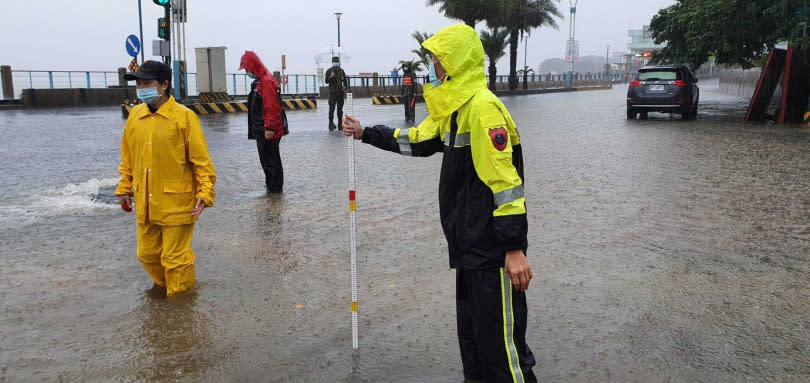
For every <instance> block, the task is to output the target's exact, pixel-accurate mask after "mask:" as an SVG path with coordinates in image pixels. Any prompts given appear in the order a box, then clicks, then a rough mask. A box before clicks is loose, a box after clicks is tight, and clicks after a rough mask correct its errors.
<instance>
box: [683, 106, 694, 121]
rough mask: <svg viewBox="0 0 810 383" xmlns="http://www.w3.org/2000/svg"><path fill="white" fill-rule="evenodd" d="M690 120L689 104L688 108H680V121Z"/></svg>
mask: <svg viewBox="0 0 810 383" xmlns="http://www.w3.org/2000/svg"><path fill="white" fill-rule="evenodd" d="M690 118H692V107H691V104H690V106H685V107H683V108H681V120H684V121H686V120H689V119H690Z"/></svg>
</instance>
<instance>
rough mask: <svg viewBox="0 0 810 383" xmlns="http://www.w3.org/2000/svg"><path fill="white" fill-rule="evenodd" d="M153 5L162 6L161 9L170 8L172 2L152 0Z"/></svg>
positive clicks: (168, 0) (169, 0)
mask: <svg viewBox="0 0 810 383" xmlns="http://www.w3.org/2000/svg"><path fill="white" fill-rule="evenodd" d="M152 2H153V3H155V4H157V5H160V6H161V7H168V6H169V3H171V0H152Z"/></svg>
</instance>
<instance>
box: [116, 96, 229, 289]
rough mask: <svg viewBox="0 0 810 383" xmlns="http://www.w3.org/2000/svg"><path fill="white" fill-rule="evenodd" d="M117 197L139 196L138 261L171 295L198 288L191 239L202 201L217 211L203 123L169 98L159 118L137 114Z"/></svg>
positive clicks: (126, 141)
mask: <svg viewBox="0 0 810 383" xmlns="http://www.w3.org/2000/svg"><path fill="white" fill-rule="evenodd" d="M118 171H119V173H121V180H120V181H119V182H118V188H117V189H116V191H115V194H116V195H125V194H129V195H134V196H135V216H136V219H137V233H138V260H139V261H140V262H141V264H142V265H143V267H144V269H146V271H147V272H148V273H149V275H150V276H151V277H152V279H153V280H154V281H155V284H157V285H158V286H163V287H166V294H167V295H174V294H176V293H179V292H182V291H186V290H188V289H190V288H191V286H193V285H194V281H195V277H194V252H193V251H192V250H191V237H192V235H193V233H194V222H196V221H197V217H195V216H192V215H191V210H192V209H193V208H194V206H195V205H196V202H197V200H198V199H201V200H202V201H203V203H204V204H205V206H208V207H210V206H213V205H214V198H215V196H216V193H215V192H214V183H215V182H216V174H215V173H214V166H213V165H212V164H211V159H210V157H209V156H208V148H207V146H206V144H205V137H204V136H203V132H202V128H201V127H200V119H199V118H198V117H197V115H195V114H194V112H192V111H191V110H190V109H188V108H186V107H185V106H183V105H180V104H178V103H177V102H175V100H174V98H173V97H170V98H169V100H167V101H166V102H165V103H164V104H163V105H161V106H160V109H158V110H157V111H156V112H155V113H151V112H150V111H149V109H148V107H147V105H144V104H141V105H138V106H136V107H134V108H133V109H132V111H130V114H129V118H128V119H127V123H126V126H125V127H124V134H123V137H122V138H121V163H120V165H119V166H118Z"/></svg>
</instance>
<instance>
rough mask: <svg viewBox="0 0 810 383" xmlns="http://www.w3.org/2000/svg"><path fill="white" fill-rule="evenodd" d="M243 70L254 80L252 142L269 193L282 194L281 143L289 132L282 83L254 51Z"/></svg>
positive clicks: (244, 59) (243, 62) (250, 104)
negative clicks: (253, 142)
mask: <svg viewBox="0 0 810 383" xmlns="http://www.w3.org/2000/svg"><path fill="white" fill-rule="evenodd" d="M239 69H244V70H245V71H246V72H247V73H248V76H249V77H251V78H253V83H252V84H250V94H249V95H248V138H249V139H251V140H256V146H257V147H258V149H259V161H260V162H261V164H262V169H263V170H264V184H265V188H266V191H267V193H268V194H270V193H281V192H282V188H283V186H284V168H283V167H282V165H281V153H280V152H279V143H280V142H281V137H283V136H284V135H285V134H286V132H285V131H284V121H283V120H282V118H281V102H280V101H279V99H278V97H279V88H278V83H277V82H276V78H275V77H273V75H272V74H271V73H270V71H269V70H267V67H265V66H264V64H262V61H261V60H260V59H259V56H257V55H256V53H254V52H252V51H245V54H244V55H242V60H241V62H240V64H239Z"/></svg>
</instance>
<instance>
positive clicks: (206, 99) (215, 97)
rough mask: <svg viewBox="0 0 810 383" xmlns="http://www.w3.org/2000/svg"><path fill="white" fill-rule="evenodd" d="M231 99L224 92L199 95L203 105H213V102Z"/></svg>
mask: <svg viewBox="0 0 810 383" xmlns="http://www.w3.org/2000/svg"><path fill="white" fill-rule="evenodd" d="M230 100H231V98H230V97H229V96H228V94H227V93H224V92H216V93H200V102H202V103H204V104H208V103H214V102H223V101H230Z"/></svg>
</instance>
